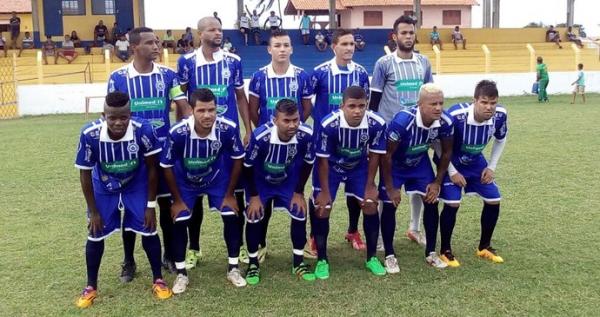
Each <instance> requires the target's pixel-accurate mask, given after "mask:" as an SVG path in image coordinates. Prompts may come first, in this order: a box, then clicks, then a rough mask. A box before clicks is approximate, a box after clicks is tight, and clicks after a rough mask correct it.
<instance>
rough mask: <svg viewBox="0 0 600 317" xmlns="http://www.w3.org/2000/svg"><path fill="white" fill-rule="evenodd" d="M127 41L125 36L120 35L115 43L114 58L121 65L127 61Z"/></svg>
mask: <svg viewBox="0 0 600 317" xmlns="http://www.w3.org/2000/svg"><path fill="white" fill-rule="evenodd" d="M129 55H130V54H129V41H127V38H125V34H121V35H120V38H119V40H118V41H117V42H115V56H117V58H119V59H120V60H121V61H123V63H125V62H127V60H129Z"/></svg>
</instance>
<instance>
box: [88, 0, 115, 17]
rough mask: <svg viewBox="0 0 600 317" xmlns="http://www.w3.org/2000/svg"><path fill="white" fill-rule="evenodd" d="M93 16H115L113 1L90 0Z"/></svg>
mask: <svg viewBox="0 0 600 317" xmlns="http://www.w3.org/2000/svg"><path fill="white" fill-rule="evenodd" d="M92 14H93V15H113V14H115V0H92Z"/></svg>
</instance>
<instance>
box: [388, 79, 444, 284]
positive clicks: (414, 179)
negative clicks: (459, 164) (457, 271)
mask: <svg viewBox="0 0 600 317" xmlns="http://www.w3.org/2000/svg"><path fill="white" fill-rule="evenodd" d="M443 107H444V94H443V93H442V90H441V89H440V88H439V87H437V86H436V85H434V84H425V85H423V86H421V88H420V91H419V101H418V104H417V107H415V108H410V109H408V110H403V111H401V112H399V113H398V114H396V116H394V119H393V120H392V122H390V124H389V125H388V128H387V152H386V155H385V156H384V159H383V164H382V166H381V174H382V175H383V180H384V184H385V187H380V193H379V195H380V197H381V200H383V211H382V213H381V233H382V236H383V243H384V245H385V255H386V259H385V262H386V270H387V272H388V273H398V272H399V269H398V262H397V260H396V256H395V252H394V246H393V242H394V231H395V229H396V208H397V207H398V204H399V203H400V188H401V187H402V186H403V185H404V190H405V191H406V193H407V194H409V193H412V194H417V195H418V197H419V198H421V200H422V201H423V205H424V212H423V226H424V227H425V235H426V239H427V243H426V246H425V261H426V262H427V264H429V265H431V266H433V267H437V268H444V267H446V266H447V265H446V263H444V262H442V261H441V260H440V259H439V257H438V255H437V254H436V253H435V244H436V237H437V231H438V222H439V214H438V202H437V200H438V195H439V193H440V187H441V185H442V180H443V179H444V175H445V174H446V170H447V168H448V164H449V162H450V155H451V152H452V121H451V119H450V117H449V116H448V115H447V114H446V113H445V112H444V111H443ZM437 140H439V141H440V143H441V148H442V149H441V157H440V160H439V163H438V164H437V173H436V174H435V175H434V173H433V169H432V166H431V161H430V160H429V155H428V150H429V147H430V145H431V144H432V143H433V142H434V141H437ZM380 186H381V185H380ZM388 262H389V263H388Z"/></svg>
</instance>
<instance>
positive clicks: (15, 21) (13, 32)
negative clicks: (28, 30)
mask: <svg viewBox="0 0 600 317" xmlns="http://www.w3.org/2000/svg"><path fill="white" fill-rule="evenodd" d="M9 24H10V40H11V48H12V49H15V50H16V49H17V40H18V39H19V34H20V33H21V18H19V17H18V16H17V12H15V11H13V12H12V17H11V18H10V20H9Z"/></svg>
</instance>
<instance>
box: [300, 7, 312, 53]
mask: <svg viewBox="0 0 600 317" xmlns="http://www.w3.org/2000/svg"><path fill="white" fill-rule="evenodd" d="M300 33H302V41H303V42H304V45H308V40H309V37H310V17H309V16H308V14H307V13H306V11H304V15H302V18H301V19H300Z"/></svg>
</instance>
